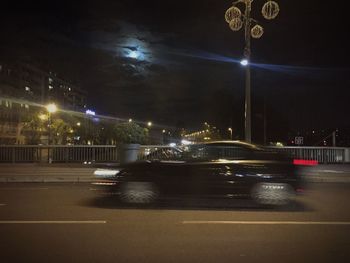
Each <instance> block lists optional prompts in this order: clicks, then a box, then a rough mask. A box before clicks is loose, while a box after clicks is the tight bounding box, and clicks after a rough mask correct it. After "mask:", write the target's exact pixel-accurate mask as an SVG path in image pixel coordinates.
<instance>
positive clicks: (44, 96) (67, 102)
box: [0, 61, 87, 144]
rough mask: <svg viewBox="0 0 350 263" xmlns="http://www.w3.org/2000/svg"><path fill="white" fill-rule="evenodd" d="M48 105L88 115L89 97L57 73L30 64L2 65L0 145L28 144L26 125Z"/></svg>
mask: <svg viewBox="0 0 350 263" xmlns="http://www.w3.org/2000/svg"><path fill="white" fill-rule="evenodd" d="M48 103H55V104H57V105H58V107H59V108H60V109H65V110H72V111H80V112H81V111H85V110H84V109H85V108H86V107H87V106H86V104H87V102H86V93H85V92H84V91H83V90H81V89H80V88H79V87H78V86H77V85H75V84H74V83H72V82H71V81H69V80H66V79H64V78H62V77H61V76H59V75H58V74H57V73H55V72H52V71H46V70H43V69H41V68H39V67H37V66H35V65H33V64H31V63H28V62H15V63H4V62H1V61H0V144H24V143H28V138H26V136H24V135H23V128H25V127H24V126H25V125H24V123H28V121H31V119H33V118H34V117H33V116H34V115H33V114H37V112H38V111H40V110H41V108H42V107H43V105H46V104H48Z"/></svg>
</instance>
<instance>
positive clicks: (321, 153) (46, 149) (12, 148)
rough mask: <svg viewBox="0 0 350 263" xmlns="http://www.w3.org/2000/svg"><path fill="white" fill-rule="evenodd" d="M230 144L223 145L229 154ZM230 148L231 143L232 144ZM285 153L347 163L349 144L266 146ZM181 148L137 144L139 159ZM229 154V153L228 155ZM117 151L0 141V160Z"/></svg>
mask: <svg viewBox="0 0 350 263" xmlns="http://www.w3.org/2000/svg"><path fill="white" fill-rule="evenodd" d="M229 148H230V147H222V149H221V152H222V154H223V155H228V152H229V151H230V149H229ZM231 148H232V147H231ZM268 148H269V149H272V150H274V151H279V152H284V153H287V154H288V155H289V156H290V157H292V158H299V159H306V160H317V161H318V162H319V163H350V148H341V147H268ZM180 155H181V149H180V148H177V147H170V146H164V145H144V146H141V147H140V150H139V154H138V160H150V159H174V158H177V157H179V156H180ZM228 156H230V155H228ZM118 161H119V157H118V151H117V147H116V146H114V145H67V146H61V145H52V146H42V145H3V146H2V145H0V163H26V162H27V163H31V162H48V163H50V162H54V163H84V162H86V163H90V162H91V163H94V162H118Z"/></svg>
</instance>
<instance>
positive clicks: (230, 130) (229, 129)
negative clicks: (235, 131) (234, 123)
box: [228, 128, 232, 140]
mask: <svg viewBox="0 0 350 263" xmlns="http://www.w3.org/2000/svg"><path fill="white" fill-rule="evenodd" d="M228 131H229V132H230V139H231V140H232V128H228Z"/></svg>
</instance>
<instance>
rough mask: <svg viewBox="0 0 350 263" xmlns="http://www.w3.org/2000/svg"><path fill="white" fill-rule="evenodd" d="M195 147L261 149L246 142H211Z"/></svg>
mask: <svg viewBox="0 0 350 263" xmlns="http://www.w3.org/2000/svg"><path fill="white" fill-rule="evenodd" d="M194 145H203V146H210V145H212V146H227V147H230V146H241V147H248V148H253V149H259V148H260V147H259V146H258V145H255V144H251V143H247V142H244V141H211V142H204V143H198V144H194Z"/></svg>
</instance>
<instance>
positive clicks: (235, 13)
mask: <svg viewBox="0 0 350 263" xmlns="http://www.w3.org/2000/svg"><path fill="white" fill-rule="evenodd" d="M241 15H242V12H241V10H239V8H238V7H235V6H232V7H230V8H229V9H227V11H226V13H225V20H226V22H227V23H230V22H231V21H232V19H234V18H241Z"/></svg>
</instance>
